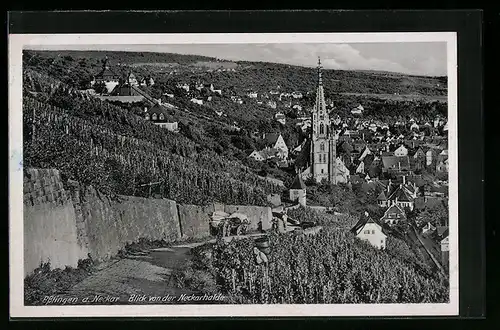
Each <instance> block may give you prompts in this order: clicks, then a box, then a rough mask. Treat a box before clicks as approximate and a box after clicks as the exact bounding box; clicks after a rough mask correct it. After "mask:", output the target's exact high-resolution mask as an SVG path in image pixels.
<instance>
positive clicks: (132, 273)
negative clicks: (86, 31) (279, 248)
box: [61, 234, 259, 305]
mask: <svg viewBox="0 0 500 330" xmlns="http://www.w3.org/2000/svg"><path fill="white" fill-rule="evenodd" d="M257 235H259V234H251V235H247V236H240V237H228V238H225V240H226V241H227V240H231V239H242V238H245V237H249V236H257ZM214 242H215V239H211V240H207V241H204V242H196V243H185V244H176V245H175V246H172V247H168V248H158V249H151V250H147V251H141V252H138V253H134V254H132V253H129V254H127V255H126V256H125V257H122V258H120V259H116V260H111V261H109V262H106V263H104V264H101V265H100V266H99V267H98V270H97V271H96V272H94V273H93V274H91V275H90V276H89V277H87V278H85V279H84V280H83V281H81V282H80V283H78V284H77V285H75V286H74V287H72V288H71V289H70V290H68V291H67V292H65V293H64V294H63V295H61V296H64V297H72V298H73V297H76V298H78V301H79V303H82V304H85V303H89V304H92V305H95V304H96V302H95V299H96V296H97V297H98V299H99V300H100V301H99V302H100V303H102V304H112V303H115V304H117V303H118V304H128V303H132V304H133V303H137V304H147V303H152V304H154V303H155V304H158V302H157V301H154V299H153V300H152V301H149V297H165V296H168V295H170V296H177V297H179V296H180V295H182V294H186V295H190V294H203V293H199V292H193V291H189V290H186V289H183V288H178V287H177V286H176V283H175V280H174V279H173V277H172V273H173V272H174V271H175V270H177V269H181V268H182V267H183V266H184V265H186V264H187V263H188V261H189V259H190V256H189V251H190V250H191V249H193V248H194V247H197V246H200V245H203V244H207V243H214ZM144 296H145V297H146V300H136V299H137V298H138V297H139V298H140V297H144ZM141 299H143V298H141Z"/></svg>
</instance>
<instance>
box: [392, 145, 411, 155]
mask: <svg viewBox="0 0 500 330" xmlns="http://www.w3.org/2000/svg"><path fill="white" fill-rule="evenodd" d="M394 156H396V157H405V156H408V149H407V148H406V147H405V146H404V145H400V146H399V148H397V149H396V150H394Z"/></svg>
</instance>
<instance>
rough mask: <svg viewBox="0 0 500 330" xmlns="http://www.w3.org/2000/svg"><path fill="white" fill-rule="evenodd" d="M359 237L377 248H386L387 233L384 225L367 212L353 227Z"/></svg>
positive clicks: (352, 230) (354, 232) (353, 231)
mask: <svg viewBox="0 0 500 330" xmlns="http://www.w3.org/2000/svg"><path fill="white" fill-rule="evenodd" d="M351 232H352V233H353V234H354V235H356V237H357V238H359V239H361V240H363V241H367V242H368V243H370V244H371V245H372V246H373V247H375V248H377V249H385V245H386V244H385V241H386V238H387V234H386V233H385V232H384V229H383V228H382V225H380V224H379V223H378V222H377V221H375V220H373V219H372V218H371V217H370V216H369V215H368V214H367V213H365V216H364V217H362V218H361V219H360V220H359V221H358V222H357V223H356V224H355V225H354V227H353V228H352V229H351Z"/></svg>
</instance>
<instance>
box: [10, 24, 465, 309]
mask: <svg viewBox="0 0 500 330" xmlns="http://www.w3.org/2000/svg"><path fill="white" fill-rule="evenodd" d="M456 52H457V49H456V34H455V33H452V32H442V33H441V32H440V33H430V32H429V33H309V34H305V33H294V34H251V33H250V34H48V35H40V34H38V35H37V34H30V35H29V34H14V35H10V37H9V71H10V72H9V130H10V131H9V137H10V141H9V143H10V145H9V152H10V170H9V178H10V188H9V189H10V210H11V214H10V227H9V228H10V239H11V241H10V257H11V258H10V275H11V277H10V278H11V283H10V305H11V316H18V317H26V316H30V317H61V316H65V317H67V316H147V317H150V316H411V315H424V316H427V315H428V316H438V315H458V292H459V288H458V230H459V229H458V216H457V212H458V179H457V178H458V149H457V140H458V136H457V54H456Z"/></svg>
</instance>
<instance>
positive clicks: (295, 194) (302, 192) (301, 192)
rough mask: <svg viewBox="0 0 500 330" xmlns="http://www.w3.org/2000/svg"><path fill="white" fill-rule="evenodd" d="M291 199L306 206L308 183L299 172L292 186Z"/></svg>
mask: <svg viewBox="0 0 500 330" xmlns="http://www.w3.org/2000/svg"><path fill="white" fill-rule="evenodd" d="M289 192H290V196H289V198H290V201H292V202H294V201H297V202H298V203H299V204H300V205H302V206H306V195H307V194H306V185H305V184H304V181H302V176H301V175H300V174H297V176H296V177H295V180H294V181H293V183H292V185H291V186H290V191H289Z"/></svg>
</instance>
